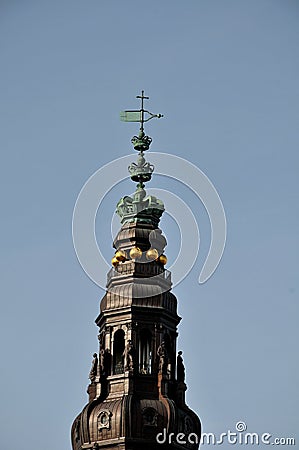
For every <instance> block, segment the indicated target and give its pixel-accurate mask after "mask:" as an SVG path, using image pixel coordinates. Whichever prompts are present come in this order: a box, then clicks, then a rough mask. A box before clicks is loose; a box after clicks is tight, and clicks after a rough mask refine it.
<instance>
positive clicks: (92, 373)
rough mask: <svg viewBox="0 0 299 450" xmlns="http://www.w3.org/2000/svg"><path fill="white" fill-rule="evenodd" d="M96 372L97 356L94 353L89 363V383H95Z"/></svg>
mask: <svg viewBox="0 0 299 450" xmlns="http://www.w3.org/2000/svg"><path fill="white" fill-rule="evenodd" d="M97 370H98V355H97V354H96V353H94V354H93V360H92V363H91V369H90V372H89V379H90V381H91V382H93V381H95V378H96V376H97Z"/></svg>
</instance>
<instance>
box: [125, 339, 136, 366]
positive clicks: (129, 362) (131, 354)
mask: <svg viewBox="0 0 299 450" xmlns="http://www.w3.org/2000/svg"><path fill="white" fill-rule="evenodd" d="M123 356H124V358H125V369H126V370H134V359H135V348H134V346H133V344H132V341H131V340H129V341H128V343H127V345H126V348H125V350H124V353H123Z"/></svg>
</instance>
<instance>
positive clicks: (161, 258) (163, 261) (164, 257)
mask: <svg viewBox="0 0 299 450" xmlns="http://www.w3.org/2000/svg"><path fill="white" fill-rule="evenodd" d="M158 261H159V262H160V263H161V264H163V266H165V264H167V256H166V255H160V256H159V258H158Z"/></svg>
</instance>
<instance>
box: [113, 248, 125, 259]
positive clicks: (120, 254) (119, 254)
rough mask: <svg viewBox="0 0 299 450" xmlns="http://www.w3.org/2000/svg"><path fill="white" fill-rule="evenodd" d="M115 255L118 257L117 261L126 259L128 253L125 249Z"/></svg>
mask: <svg viewBox="0 0 299 450" xmlns="http://www.w3.org/2000/svg"><path fill="white" fill-rule="evenodd" d="M114 257H115V258H116V259H117V261H119V262H120V261H125V259H126V258H127V255H126V253H125V252H124V251H123V250H118V251H117V252H116V253H115V255H114Z"/></svg>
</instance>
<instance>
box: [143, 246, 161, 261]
mask: <svg viewBox="0 0 299 450" xmlns="http://www.w3.org/2000/svg"><path fill="white" fill-rule="evenodd" d="M158 257H159V252H158V250H156V249H155V248H150V249H149V250H148V251H147V252H146V259H149V260H154V259H157V258H158Z"/></svg>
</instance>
